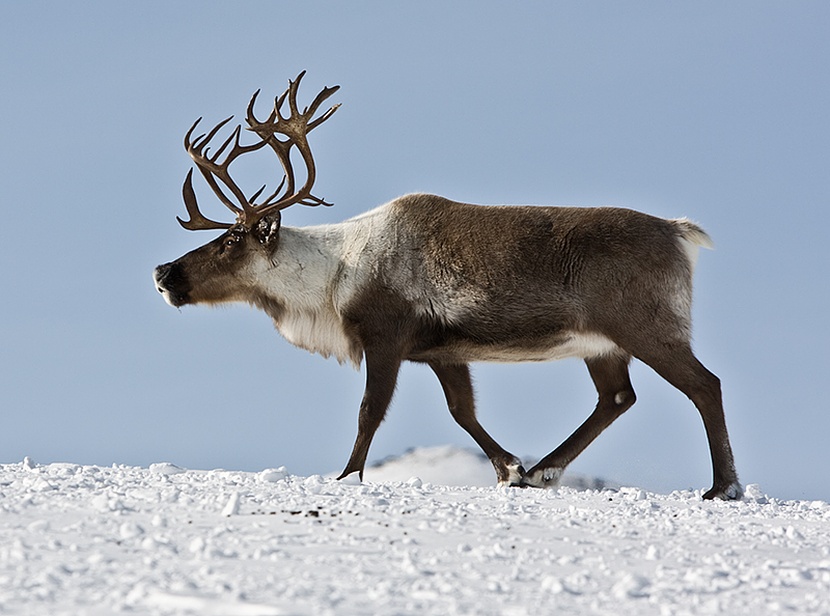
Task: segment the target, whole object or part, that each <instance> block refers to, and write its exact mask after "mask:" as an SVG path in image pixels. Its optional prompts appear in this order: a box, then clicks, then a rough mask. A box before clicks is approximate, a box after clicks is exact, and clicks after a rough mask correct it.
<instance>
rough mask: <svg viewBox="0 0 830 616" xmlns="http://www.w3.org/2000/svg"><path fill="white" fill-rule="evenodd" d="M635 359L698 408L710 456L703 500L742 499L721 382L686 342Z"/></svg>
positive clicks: (658, 348) (649, 352)
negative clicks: (709, 475)
mask: <svg viewBox="0 0 830 616" xmlns="http://www.w3.org/2000/svg"><path fill="white" fill-rule="evenodd" d="M635 356H636V357H637V358H638V359H640V360H642V361H643V362H645V363H646V364H648V365H649V366H651V367H652V368H653V369H654V371H655V372H657V374H659V375H660V376H661V377H663V378H664V379H666V380H667V381H668V382H669V383H671V384H672V385H673V386H674V387H676V388H677V389H679V390H680V391H682V392H683V393H684V394H686V396H688V397H689V399H690V400H691V401H692V402H693V403H694V405H695V406H696V407H697V410H698V412H699V413H700V416H701V417H702V418H703V425H704V427H705V428H706V437H707V439H708V441H709V452H710V454H711V457H712V473H713V484H712V488H711V489H710V490H709V491H707V492H706V493H705V494H704V495H703V498H705V499H713V498H720V499H723V500H737V499H740V498H741V497H742V496H743V488H742V487H741V484H740V482H739V481H738V474H737V472H736V471H735V462H734V459H733V456H732V447H731V446H730V444H729V434H728V433H727V431H726V419H725V417H724V414H723V402H722V399H721V387H720V379H719V378H718V377H717V376H715V375H714V374H712V373H711V372H709V370H707V369H706V367H705V366H704V365H703V364H701V363H700V361H698V359H697V357H695V355H694V353H693V352H692V349H691V346H690V345H689V344H688V343H685V342H684V343H677V344H673V345H668V344H667V345H661V346H655V347H653V348H651V349H649V351H648V352H646V353H643V354H636V353H635Z"/></svg>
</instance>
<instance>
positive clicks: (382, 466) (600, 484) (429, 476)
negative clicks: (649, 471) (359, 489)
mask: <svg viewBox="0 0 830 616" xmlns="http://www.w3.org/2000/svg"><path fill="white" fill-rule="evenodd" d="M413 477H417V478H418V479H420V480H421V481H423V482H425V483H431V484H434V485H442V486H470V487H482V488H487V487H493V486H495V485H496V473H495V471H494V470H493V465H492V464H490V461H489V460H488V459H487V456H485V455H484V454H483V453H481V452H479V451H473V450H471V449H466V448H463V447H456V446H453V445H441V446H437V447H419V448H415V449H410V450H409V451H407V452H406V453H404V454H403V455H401V456H390V457H388V458H384V459H383V460H380V461H378V462H375V463H373V464H372V465H370V466H368V467H367V468H366V470H365V471H364V473H363V478H364V480H366V481H371V482H387V481H407V480H409V479H411V478H413ZM561 485H563V486H566V487H570V488H574V489H577V490H602V489H604V488H618V487H620V486H619V484H616V483H613V482H610V481H607V480H605V479H600V478H598V477H585V476H583V475H577V474H573V473H566V474H565V475H564V477H563V478H562V482H561Z"/></svg>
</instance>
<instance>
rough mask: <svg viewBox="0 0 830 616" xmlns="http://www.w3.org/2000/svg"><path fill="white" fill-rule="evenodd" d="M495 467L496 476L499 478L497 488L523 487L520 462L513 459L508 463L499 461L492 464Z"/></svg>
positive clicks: (522, 472)
mask: <svg viewBox="0 0 830 616" xmlns="http://www.w3.org/2000/svg"><path fill="white" fill-rule="evenodd" d="M493 466H495V467H496V475H497V476H498V478H499V487H500V488H507V487H521V486H523V485H524V477H525V469H524V467H523V466H522V461H521V460H519V459H518V458H513V459H512V460H510V461H509V462H503V461H499V462H498V463H495V462H494V463H493Z"/></svg>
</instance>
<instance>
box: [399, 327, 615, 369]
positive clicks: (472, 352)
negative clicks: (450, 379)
mask: <svg viewBox="0 0 830 616" xmlns="http://www.w3.org/2000/svg"><path fill="white" fill-rule="evenodd" d="M618 353H622V350H621V349H620V347H618V346H617V345H616V344H614V342H612V341H611V340H610V339H608V338H606V337H605V336H603V335H601V334H596V333H590V332H587V333H586V332H563V333H560V334H556V335H552V336H544V337H540V338H536V339H524V340H505V341H494V342H487V343H483V342H478V341H475V340H472V339H468V338H454V339H452V340H447V341H446V342H445V343H443V344H439V345H436V346H435V347H432V348H430V349H423V350H421V351H420V352H418V353H415V354H413V359H422V360H425V361H428V360H443V361H455V362H463V363H468V362H500V363H515V362H530V361H553V360H556V359H565V358H567V357H579V358H589V357H599V356H602V355H613V354H618Z"/></svg>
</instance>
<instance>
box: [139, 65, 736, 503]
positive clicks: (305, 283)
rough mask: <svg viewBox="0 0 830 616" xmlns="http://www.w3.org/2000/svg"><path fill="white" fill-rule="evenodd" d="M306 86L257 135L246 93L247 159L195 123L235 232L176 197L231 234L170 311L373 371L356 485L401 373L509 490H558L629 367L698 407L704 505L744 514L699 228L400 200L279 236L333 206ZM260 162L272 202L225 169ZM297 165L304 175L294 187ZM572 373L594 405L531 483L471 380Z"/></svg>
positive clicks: (186, 282) (187, 263)
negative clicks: (234, 311)
mask: <svg viewBox="0 0 830 616" xmlns="http://www.w3.org/2000/svg"><path fill="white" fill-rule="evenodd" d="M304 74H305V72H303V73H301V74H300V75H299V76H298V77H297V78H296V79H294V80H290V81H289V85H288V88H287V89H286V90H285V92H283V93H282V94H281V95H280V96H278V97H276V98H275V100H274V105H273V108H272V109H271V110H270V113H269V115H268V117H267V118H265V119H264V120H260V119H258V118H257V115H256V113H255V110H254V108H255V104H256V101H257V97H258V95H259V90H258V91H257V92H255V93H254V95H253V96H252V97H251V99H250V102H249V104H248V107H247V114H246V118H245V119H246V123H247V126H246V130H247V131H248V132H250V133H252V134H253V135H254V136H255V140H254V141H253V142H251V143H247V144H246V143H243V142H245V141H249V139H250V138H246V139H244V140H243V139H242V137H241V135H242V134H243V133H242V126H241V125H237V126H236V128H234V129H233V130H232V132H231V133H230V135H229V136H228V137H227V138H226V139H224V141H222V143H221V144H220V145H219V146H218V148H216V149H215V151H211V144H212V142H213V141H214V139H215V138H216V135H217V133H219V132H220V131H221V130H222V129H223V127H225V126H227V125H228V123H229V122H230V120H231V119H232V117H233V116H231V117H230V118H228V119H226V120H224V121H222V122H220V123H219V124H217V125H216V126H214V127H213V128H212V129H211V130H209V131H207V133H206V134H200V135H197V136H194V132H195V131H196V128H197V126H198V125H199V123H200V121H201V118H200V119H199V120H197V121H196V122H195V123H194V124H193V126H192V127H191V128H190V130H188V131H187V134H186V136H185V138H184V145H185V149H186V150H187V152H188V154H189V155H190V157H191V158H192V160H193V162H194V163H195V167H196V169H198V171H199V172H200V174H201V175H202V176H203V177H204V179H205V181H206V182H207V184H208V185H209V186H210V187H211V189H212V190H213V192H214V193H215V194H216V196H217V197H218V199H219V200H220V201H221V202H222V203H223V204H224V205H225V206H226V207H227V208H228V209H229V210H230V211H231V212H232V214H233V215H234V216H235V221H234V222H217V221H214V220H211V219H209V218H206V217H205V216H204V215H203V214H202V213H201V211H200V209H199V207H198V205H197V201H196V196H195V191H194V188H193V183H192V176H193V169H192V168H191V170H190V171H189V172H188V174H187V177H186V179H185V182H184V186H183V190H182V193H183V198H184V204H185V207H186V210H187V213H188V216H189V218H188V220H182V219H181V218H177V219H178V221H179V223H180V224H181V225H182V226H183V227H184V228H185V229H188V230H203V229H208V230H222V231H223V232H222V234H221V235H220V236H219V237H218V238H216V239H214V240H212V241H210V242H208V243H207V244H205V245H203V246H201V247H200V248H197V249H195V250H193V251H191V252H189V253H187V254H185V255H184V256H182V257H180V258H179V259H177V260H175V261H172V262H170V263H166V264H164V265H159V266H158V267H157V268H156V269H155V271H154V281H155V284H156V288H157V289H158V291H159V292H161V294H162V295H163V296H164V299H165V300H166V301H167V302H168V303H169V304H171V305H172V306H175V307H180V306H184V305H188V304H220V303H227V302H244V303H248V304H250V305H252V306H254V307H256V308H259V309H261V310H263V311H264V312H266V313H267V314H268V315H269V316H270V317H271V319H272V320H273V322H274V325H275V326H276V328H277V330H278V331H279V332H280V333H281V334H282V335H283V336H284V337H285V338H286V339H287V340H288V341H289V342H291V343H292V344H294V345H296V346H298V347H300V348H303V349H306V350H308V351H311V352H314V353H319V354H321V355H323V356H324V357H329V356H334V357H335V358H337V360H339V361H340V362H341V363H344V362H345V363H351V364H353V365H354V366H355V367H359V366H360V365H361V363H363V362H365V366H366V386H365V393H364V396H363V400H362V402H361V404H360V410H359V416H358V426H357V437H356V440H355V443H354V446H353V449H352V452H351V456H350V457H349V459H348V462H347V463H346V466H345V468H344V470H343V473H342V474H341V475H340V478H341V479H342V478H344V477H346V476H349V475H351V474H353V473H357V474H358V476H359V478H360V479H361V480H362V478H363V469H364V466H365V463H366V458H367V455H368V452H369V447H370V444H371V442H372V438H373V436H374V434H375V432H376V430H377V429H378V426H379V425H380V423H381V421H382V420H383V418H384V416H385V414H386V412H387V409H388V407H389V404H390V402H391V400H392V396H393V392H394V390H395V384H396V380H397V378H398V373H399V370H400V368H401V365H402V363H403V362H404V361H409V362H419V363H424V364H427V365H428V366H429V367H430V368H431V369H432V371H433V372H434V373H435V375H436V376H437V377H438V381H439V382H440V384H441V387H442V388H443V391H444V394H445V397H446V401H447V405H448V407H449V411H450V413H451V414H452V417H453V418H454V420H455V421H456V422H457V423H458V424H459V425H460V426H461V427H462V428H463V429H464V430H466V431H467V432H468V433H469V435H470V436H471V437H472V438H473V440H474V441H475V442H476V443H477V444H478V445H479V447H481V449H482V450H483V451H484V453H485V454H486V455H487V457H488V458H489V459H490V461H491V462H492V464H493V467H494V469H495V473H496V477H497V480H498V482H499V484H500V485H507V486H528V487H538V488H548V487H553V486H556V485H557V483H558V481H559V479H560V477H561V475H562V473H563V471H564V470H565V468H566V467H567V466H568V464H570V463H571V462H572V461H573V460H574V458H576V456H577V455H578V454H579V453H580V452H582V451H583V450H584V449H585V448H586V447H587V446H588V445H589V444H590V443H591V442H592V441H593V440H594V439H595V438H596V437H597V436H598V435H599V434H600V433H601V432H602V431H603V430H604V429H605V428H607V427H608V426H609V425H610V424H611V423H612V422H613V421H614V420H615V419H617V418H618V417H619V416H620V415H622V414H623V413H624V412H625V411H626V410H628V409H629V408H630V407H631V406H632V405H633V404H634V402H635V399H636V396H635V393H634V389H633V388H632V385H631V380H630V378H629V364H630V362H631V360H632V358H636V359H638V360H640V361H641V362H643V363H645V364H647V365H648V366H650V367H651V368H652V369H653V370H655V371H656V372H657V373H658V374H659V375H660V376H661V377H663V378H664V379H665V380H666V381H668V382H669V383H670V384H671V385H672V386H674V387H675V388H677V389H678V390H680V391H681V392H682V393H684V394H685V395H686V396H687V397H688V398H689V399H691V401H692V403H693V404H694V405H695V407H696V408H697V410H698V411H699V413H700V415H701V417H702V419H703V424H704V427H705V431H706V436H707V439H708V444H709V451H710V455H711V462H712V470H713V485H712V487H711V489H709V490H708V491H706V492H705V493H704V494H703V498H705V499H713V498H719V499H725V500H730V499H739V498H741V496H742V488H741V484H740V483H739V481H738V476H737V473H736V471H735V464H734V461H733V455H732V449H731V446H730V443H729V437H728V434H727V428H726V422H725V418H724V412H723V404H722V399H721V387H720V380H719V379H718V377H717V376H715V375H714V374H712V373H711V372H710V371H709V370H707V369H706V368H705V367H704V366H703V364H701V363H700V361H698V359H697V358H696V357H695V355H694V353H693V352H692V347H691V343H690V340H691V303H692V274H693V270H694V266H695V261H696V258H697V253H698V249H699V248H700V247H711V240H710V238H709V236H708V235H707V234H706V232H705V231H704V230H703V229H701V228H700V227H699V226H698V225H696V224H694V223H692V222H690V221H689V220H687V219H685V218H680V219H663V218H658V217H654V216H650V215H647V214H644V213H640V212H637V211H633V210H629V209H622V208H614V207H590V208H589V207H585V208H583V207H545V206H517V205H516V206H514V205H508V206H494V205H489V206H482V205H471V204H467V203H459V202H456V201H451V200H449V199H445V198H443V197H440V196H436V195H430V194H409V195H405V196H402V197H399V198H397V199H394V200H392V201H391V202H389V203H386V204H385V205H381V206H380V207H377V208H376V209H373V210H370V211H368V212H366V213H364V214H361V215H359V216H357V217H355V218H351V219H349V220H346V221H344V222H340V223H337V224H326V225H318V226H310V227H300V228H297V227H290V226H283V225H282V220H281V212H282V210H284V209H285V208H287V207H289V206H291V205H295V204H301V205H307V206H319V205H324V206H325V205H330V204H329V203H327V202H326V201H325V200H323V199H321V198H318V197H316V196H314V195H313V194H312V189H313V186H314V182H315V178H316V169H315V163H314V159H313V157H312V153H311V149H310V146H309V142H308V134H309V133H310V132H311V131H312V130H313V129H315V128H317V127H318V126H320V125H321V124H322V123H323V122H325V121H326V120H327V119H329V118H330V117H331V116H332V114H333V113H334V112H335V111H336V110H337V108H338V107H339V105H334V106H332V107H330V108H329V109H328V110H327V111H325V112H324V113H322V114H320V115H317V112H318V110H319V108H320V106H321V105H322V104H323V103H324V101H326V100H327V99H328V98H329V97H330V96H331V95H332V94H334V93H335V92H336V91H337V90H338V88H339V86H335V87H326V88H324V89H323V90H322V91H320V92H319V94H317V96H316V98H314V100H313V101H312V103H311V104H310V105H308V106H307V107H304V108H303V110H302V111H300V109H299V107H298V105H297V92H298V88H299V85H300V82H301V80H302V77H303V75H304ZM286 101H287V103H288V110H287V112H286V111H285V109H284V106H285V103H286ZM284 113H285V115H284ZM315 116H316V117H315ZM246 134H247V133H246ZM295 149H296V151H295ZM260 150H262V151H264V152H265V153H266V154H268V153H269V151H270V152H272V153H273V155H275V156H276V158H277V160H278V161H279V163H280V166H281V168H282V182H280V184H279V185H278V187H277V188H276V190H275V191H274V192H273V193H270V194H267V195H263V192H264V189H265V187H264V186H263V188H260V189H259V190H258V191H256V192H253V193H252V194H251V195H250V196H249V195H248V194H246V192H245V191H244V190H243V189H242V188H240V186H239V184H238V183H237V182H236V181H234V179H232V177H231V175H230V166H231V164H232V163H233V162H234V161H235V160H237V159H239V158H240V157H241V156H243V155H246V154H249V153H251V152H255V151H260ZM268 155H269V156H270V154H268ZM292 156H293V158H292ZM295 159H300V160H301V161H302V164H303V165H304V167H305V169H304V171H303V173H304V176H305V181H304V182H303V184H302V186H300V185H299V181H298V174H296V173H295V170H294V160H295ZM566 357H577V358H581V359H583V360H584V362H585V364H586V366H587V368H588V373H589V375H590V377H591V379H592V380H593V382H594V385H595V386H596V390H597V394H598V401H597V404H596V407H595V408H594V410H593V412H592V413H591V414H590V416H589V417H588V418H587V420H585V422H584V423H583V424H582V425H580V426H579V427H578V428H577V429H576V430H575V431H574V432H573V433H572V434H571V435H570V436H569V437H568V438H567V439H566V440H565V441H564V442H563V443H562V444H561V445H559V446H558V447H557V448H556V449H554V450H553V451H552V452H551V453H549V454H548V455H546V456H544V457H543V458H542V459H541V460H540V461H539V462H537V463H536V464H535V465H534V466H532V468H530V469H528V470H525V468H524V467H523V465H522V461H521V460H520V459H519V458H518V457H516V456H515V455H513V454H512V453H510V452H508V451H507V450H505V449H504V448H502V447H501V445H499V444H498V443H497V442H496V441H495V440H494V439H493V438H492V437H491V436H490V435H489V434H488V433H487V431H486V430H485V429H484V428H483V427H482V426H481V424H480V423H479V421H478V420H477V418H476V410H475V403H474V396H473V385H472V381H471V377H470V368H469V364H470V363H471V362H527V361H536V362H538V361H548V360H554V359H561V358H566Z"/></svg>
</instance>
